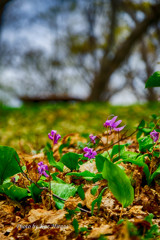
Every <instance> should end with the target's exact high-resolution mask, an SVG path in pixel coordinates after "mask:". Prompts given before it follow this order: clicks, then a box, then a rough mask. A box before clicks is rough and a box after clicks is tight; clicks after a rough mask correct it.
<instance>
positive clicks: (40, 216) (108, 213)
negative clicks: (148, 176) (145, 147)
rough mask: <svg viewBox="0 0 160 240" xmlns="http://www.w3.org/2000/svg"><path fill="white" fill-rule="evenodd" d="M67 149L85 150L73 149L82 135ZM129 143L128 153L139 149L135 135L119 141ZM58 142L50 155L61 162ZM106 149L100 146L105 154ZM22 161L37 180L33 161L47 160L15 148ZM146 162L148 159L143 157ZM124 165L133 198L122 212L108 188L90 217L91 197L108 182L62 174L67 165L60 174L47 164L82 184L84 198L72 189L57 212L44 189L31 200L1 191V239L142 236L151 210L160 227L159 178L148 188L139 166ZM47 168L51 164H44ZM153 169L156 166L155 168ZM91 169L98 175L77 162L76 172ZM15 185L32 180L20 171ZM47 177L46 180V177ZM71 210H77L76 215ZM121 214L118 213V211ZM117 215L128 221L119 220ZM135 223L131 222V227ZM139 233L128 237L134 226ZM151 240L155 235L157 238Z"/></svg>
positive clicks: (89, 166) (91, 166)
mask: <svg viewBox="0 0 160 240" xmlns="http://www.w3.org/2000/svg"><path fill="white" fill-rule="evenodd" d="M68 137H69V135H68V136H65V137H64V138H63V139H62V143H65V142H66V141H67V138H68ZM70 137H71V142H70V146H69V147H65V148H63V153H66V152H77V153H81V152H83V151H82V150H81V149H78V148H77V141H81V142H84V143H85V142H86V139H85V138H84V139H83V138H82V137H80V136H79V135H78V134H72V135H71V136H70ZM99 137H100V138H101V140H102V143H101V144H100V145H99V146H98V148H102V149H103V148H104V147H105V146H106V143H107V142H106V141H107V140H106V135H105V134H103V135H101V136H99ZM112 140H113V141H116V135H114V134H112V136H111V139H110V141H112ZM127 141H132V144H131V145H130V146H128V150H129V151H133V152H138V151H139V150H138V145H137V142H136V138H135V136H132V137H130V138H129V139H125V140H124V141H123V142H121V144H122V143H126V142H127ZM59 145H60V143H59V144H58V145H56V146H55V147H54V157H55V159H56V161H59V159H60V155H59V152H58V147H59ZM103 151H104V150H102V152H103ZM18 154H19V157H20V159H21V163H22V165H24V164H25V165H26V166H27V169H28V170H29V171H28V174H29V177H30V178H31V179H33V180H34V181H37V180H38V178H39V175H38V172H37V163H38V162H40V161H43V162H44V163H45V164H48V160H47V158H46V156H45V155H44V153H43V152H41V153H38V154H36V155H30V154H26V153H25V152H19V153H18ZM146 161H147V160H146ZM121 165H122V166H123V167H124V168H125V172H126V174H127V175H128V176H130V177H132V183H133V186H134V191H135V198H134V202H133V204H131V205H130V206H128V207H127V208H124V209H123V211H122V212H121V210H122V207H121V204H120V203H119V202H118V201H117V200H116V199H115V197H114V196H113V194H112V193H111V191H110V190H109V189H108V188H106V190H105V191H104V193H103V196H102V202H101V205H100V210H99V211H98V208H97V207H95V208H94V214H93V215H91V213H90V211H91V203H92V202H93V200H95V199H96V198H97V197H98V195H99V193H100V192H101V190H102V189H103V188H104V187H106V186H107V181H106V180H101V181H97V182H95V183H94V182H92V181H87V180H84V179H82V178H79V179H76V178H75V177H74V176H66V173H67V172H70V170H69V169H67V168H66V169H65V171H64V172H59V171H58V170H57V169H56V168H54V167H51V166H50V167H49V168H50V169H49V170H50V172H51V173H54V172H59V174H58V177H59V178H61V179H62V180H64V181H65V182H66V183H74V184H75V185H80V184H83V189H84V192H85V198H84V200H82V199H81V198H80V197H79V195H78V194H77V193H76V195H75V196H74V197H70V198H69V199H67V200H66V201H65V206H64V209H60V210H57V209H56V207H55V204H54V200H53V199H52V198H50V196H49V194H48V192H46V191H45V190H44V191H43V192H42V193H41V199H42V201H41V202H38V203H35V202H34V201H33V199H32V198H26V199H23V200H22V201H20V202H16V201H13V200H11V199H9V198H8V197H7V196H5V195H4V194H1V195H0V239H23V240H28V239H37V240H47V239H55V240H63V239H64V240H65V239H67V240H68V239H77V240H80V239H101V240H103V239H108V240H112V239H119V240H120V239H121V240H122V239H123V240H127V239H134V240H136V239H137V240H138V239H143V238H141V237H143V235H144V234H145V232H146V231H147V230H148V229H150V227H151V224H150V223H149V222H147V221H145V220H144V218H145V217H146V216H148V215H149V213H153V214H154V218H153V224H157V225H158V226H160V185H159V184H158V181H159V179H158V177H157V178H156V180H155V181H154V182H153V183H152V185H151V186H148V185H147V184H146V181H145V175H144V173H143V169H142V167H138V166H136V165H133V164H131V163H126V164H124V163H121ZM48 166H49V164H48ZM153 169H154V166H153ZM85 170H89V171H90V172H94V173H97V168H96V165H95V161H94V160H93V161H86V162H85V163H84V164H83V165H81V167H80V169H79V171H80V172H82V171H85ZM19 175H20V177H19V179H18V182H17V183H16V184H17V185H18V186H20V187H26V188H27V186H28V185H29V184H30V183H29V181H28V180H27V179H26V178H25V177H24V176H23V175H22V174H19ZM46 181H47V180H46ZM96 185H97V186H98V190H97V192H96V194H95V195H93V194H91V189H92V188H93V186H96ZM78 203H81V205H82V208H84V209H85V210H87V212H84V211H77V212H76V213H75V212H74V211H73V212H72V211H70V213H71V212H72V213H73V214H71V217H70V219H69V218H67V217H66V214H68V212H69V210H74V209H75V208H76V207H77V204H78ZM74 213H75V214H74ZM121 214H122V215H121ZM120 215H121V219H128V221H127V220H125V221H123V222H120V223H119V224H117V222H118V221H119V220H120ZM74 219H76V220H77V221H78V227H77V229H76V230H75V227H73V220H74ZM130 223H134V225H130ZM133 226H135V228H136V229H138V230H139V231H140V232H141V237H140V236H132V234H131V232H134V231H135V229H134V227H133ZM155 239H158V237H157V238H155Z"/></svg>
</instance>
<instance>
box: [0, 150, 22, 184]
mask: <svg viewBox="0 0 160 240" xmlns="http://www.w3.org/2000/svg"><path fill="white" fill-rule="evenodd" d="M19 162H20V160H19V156H18V154H17V152H16V151H15V150H14V149H13V148H11V147H7V146H0V163H1V164H0V184H2V183H3V181H4V180H5V179H6V178H8V177H11V176H13V175H14V174H16V173H19V172H21V168H20V166H19V164H18V163H19Z"/></svg>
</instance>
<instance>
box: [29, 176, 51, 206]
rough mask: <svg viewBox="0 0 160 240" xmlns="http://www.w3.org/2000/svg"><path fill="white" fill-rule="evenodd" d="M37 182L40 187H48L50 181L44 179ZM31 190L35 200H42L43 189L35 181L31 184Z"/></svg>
mask: <svg viewBox="0 0 160 240" xmlns="http://www.w3.org/2000/svg"><path fill="white" fill-rule="evenodd" d="M37 184H38V185H39V186H40V187H48V183H47V182H44V181H42V180H40V181H38V182H37ZM29 190H30V191H31V196H32V198H33V200H34V202H40V201H41V196H40V195H41V192H42V191H43V190H42V189H39V188H38V187H37V186H36V185H35V184H34V183H32V184H31V185H30V186H29Z"/></svg>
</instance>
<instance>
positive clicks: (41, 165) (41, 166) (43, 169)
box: [38, 162, 49, 177]
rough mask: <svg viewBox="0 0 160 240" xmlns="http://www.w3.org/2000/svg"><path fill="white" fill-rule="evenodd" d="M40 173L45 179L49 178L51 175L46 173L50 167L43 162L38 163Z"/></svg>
mask: <svg viewBox="0 0 160 240" xmlns="http://www.w3.org/2000/svg"><path fill="white" fill-rule="evenodd" d="M38 166H39V167H38V172H39V174H40V175H44V176H45V177H49V175H48V174H47V173H46V170H48V166H47V165H45V164H44V163H43V162H39V163H38Z"/></svg>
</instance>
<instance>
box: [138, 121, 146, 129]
mask: <svg viewBox="0 0 160 240" xmlns="http://www.w3.org/2000/svg"><path fill="white" fill-rule="evenodd" d="M144 126H145V121H144V120H143V119H142V121H141V122H140V124H139V125H138V129H141V128H144Z"/></svg>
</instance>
